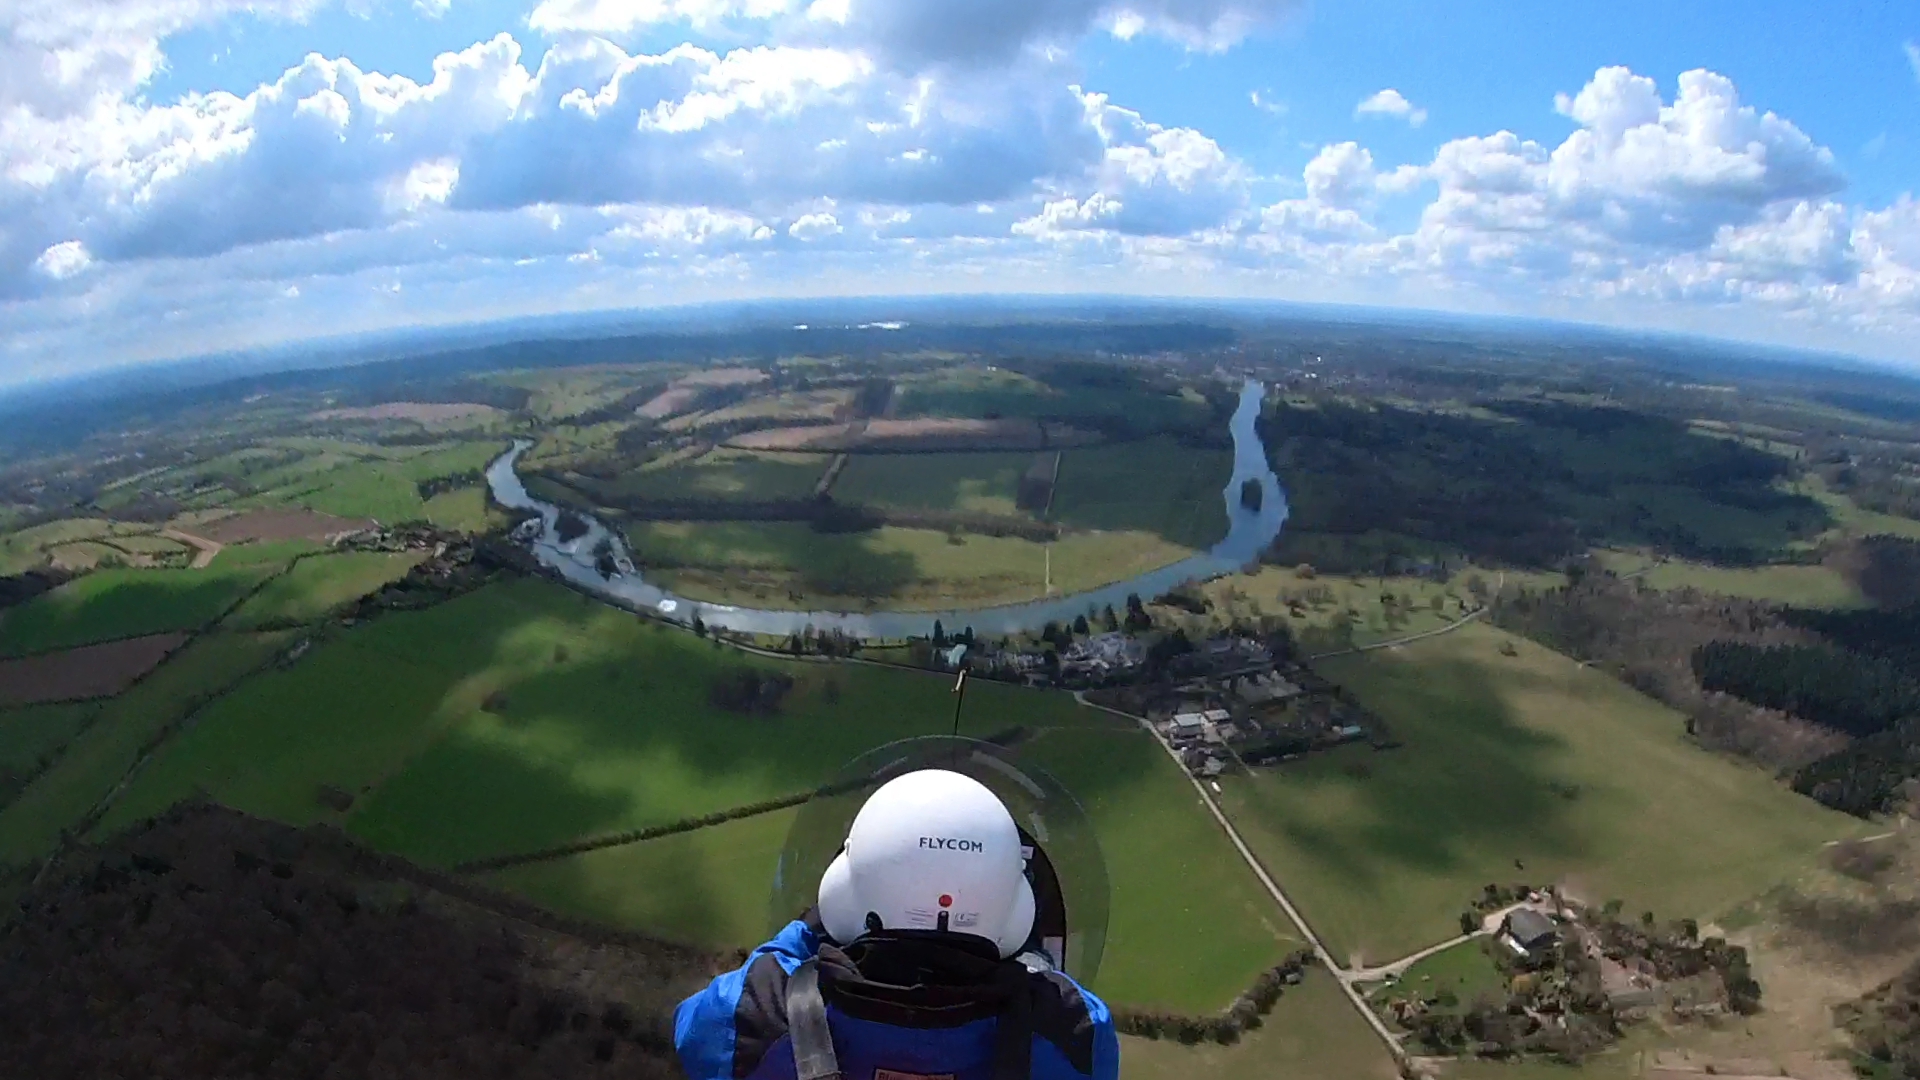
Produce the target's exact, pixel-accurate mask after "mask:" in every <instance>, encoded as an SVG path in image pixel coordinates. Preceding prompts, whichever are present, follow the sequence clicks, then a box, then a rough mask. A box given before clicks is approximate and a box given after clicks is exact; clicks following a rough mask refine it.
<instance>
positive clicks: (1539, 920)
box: [1500, 908, 1560, 956]
mask: <svg viewBox="0 0 1920 1080" xmlns="http://www.w3.org/2000/svg"><path fill="white" fill-rule="evenodd" d="M1559 937H1560V928H1559V927H1558V926H1556V925H1555V924H1554V921H1553V919H1552V918H1550V917H1549V916H1547V915H1544V914H1542V913H1541V912H1538V911H1535V910H1533V909H1532V908H1515V909H1513V910H1512V911H1509V912H1507V918H1506V921H1504V922H1502V923H1501V924H1500V940H1501V941H1503V942H1505V943H1506V945H1507V947H1508V948H1510V949H1512V950H1513V951H1514V952H1515V953H1516V954H1517V955H1520V956H1531V955H1532V954H1533V953H1534V952H1536V951H1538V950H1540V949H1545V948H1549V947H1551V946H1552V945H1553V944H1554V942H1555V941H1557V940H1558V939H1559Z"/></svg>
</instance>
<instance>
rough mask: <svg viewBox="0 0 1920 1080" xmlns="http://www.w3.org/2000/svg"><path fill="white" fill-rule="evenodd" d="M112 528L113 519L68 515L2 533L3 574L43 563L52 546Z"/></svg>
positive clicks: (0, 559)
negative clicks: (61, 518) (68, 516)
mask: <svg viewBox="0 0 1920 1080" xmlns="http://www.w3.org/2000/svg"><path fill="white" fill-rule="evenodd" d="M112 531H113V522H110V521H107V520H105V519H102V518H68V519H65V520H62V521H49V522H47V523H45V524H43V525H35V526H33V527H31V528H26V529H21V530H19V531H18V532H13V533H9V534H7V535H6V536H0V574H18V573H21V572H22V571H25V570H30V569H32V568H33V567H36V566H44V565H45V564H46V561H47V551H48V550H49V549H51V548H54V547H58V546H59V545H61V544H70V543H73V542H75V541H77V540H93V539H97V538H99V537H103V536H106V535H108V534H110V533H111V532H112Z"/></svg>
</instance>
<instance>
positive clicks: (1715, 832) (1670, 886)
mask: <svg viewBox="0 0 1920 1080" xmlns="http://www.w3.org/2000/svg"><path fill="white" fill-rule="evenodd" d="M1507 642H1512V643H1513V644H1514V646H1515V647H1516V648H1517V649H1518V655H1517V656H1514V657H1507V656H1502V655H1501V654H1500V652H1499V647H1500V646H1501V645H1502V644H1503V643H1507ZM1322 671H1323V672H1324V673H1325V674H1326V675H1327V676H1328V677H1329V678H1331V679H1333V680H1334V681H1335V682H1337V683H1339V684H1341V685H1342V686H1344V687H1346V688H1348V689H1349V690H1351V691H1353V692H1354V693H1355V694H1357V695H1358V697H1359V698H1360V700H1361V701H1362V702H1364V703H1365V704H1366V705H1367V706H1368V707H1370V708H1372V709H1374V710H1375V711H1377V712H1379V713H1381V714H1382V715H1383V716H1385V717H1386V718H1387V720H1388V721H1389V722H1390V723H1391V724H1392V726H1393V729H1394V731H1395V733H1396V734H1397V735H1398V736H1399V737H1400V738H1401V739H1402V740H1403V741H1404V743H1405V745H1404V746H1402V747H1400V748H1399V749H1395V750H1391V751H1385V752H1375V751H1372V750H1369V749H1367V748H1365V747H1359V746H1352V747H1346V748H1342V749H1340V750H1337V751H1334V752H1331V753H1327V754H1321V755H1316V756H1314V757H1311V758H1308V759H1305V760H1302V761H1298V762H1292V763H1289V764H1287V765H1285V766H1282V767H1279V768H1277V769H1272V770H1263V771H1260V772H1258V773H1257V774H1255V775H1254V776H1252V777H1250V778H1244V777H1229V778H1228V779H1227V780H1226V781H1225V782H1224V783H1225V788H1226V794H1225V798H1224V800H1223V804H1224V807H1225V808H1226V809H1227V811H1228V813H1229V814H1230V815H1231V816H1232V818H1233V820H1234V823H1235V824H1236V825H1237V826H1238V827H1239V829H1240V830H1241V832H1242V834H1243V835H1244V836H1245V838H1246V840H1247V842H1248V844H1249V845H1251V846H1252V847H1253V849H1254V851H1255V852H1256V854H1258V855H1259V856H1260V858H1261V859H1262V861H1263V862H1265V863H1266V865H1267V867H1268V869H1269V870H1270V871H1271V872H1272V873H1273V874H1274V876H1275V877H1276V878H1277V879H1278V880H1279V881H1280V882H1281V884H1282V886H1283V887H1284V888H1286V889H1287V891H1288V892H1289V894H1291V895H1292V896H1293V898H1294V900H1295V901H1296V902H1297V903H1298V904H1299V905H1300V906H1301V908H1302V909H1303V911H1304V913H1305V914H1306V917H1307V919H1308V920H1309V921H1310V922H1311V923H1312V924H1313V925H1314V928H1315V929H1316V930H1317V931H1319V932H1320V933H1321V934H1322V935H1323V936H1324V937H1325V938H1326V939H1327V943H1328V947H1329V948H1331V949H1332V950H1334V953H1335V955H1336V956H1342V957H1346V956H1358V957H1363V958H1365V959H1366V960H1367V961H1369V962H1385V961H1388V960H1391V959H1393V958H1395V957H1398V956H1404V955H1406V954H1407V953H1410V952H1413V951H1415V950H1417V949H1420V948H1422V947H1425V946H1427V945H1431V944H1433V943H1434V942H1437V941H1443V940H1445V939H1447V938H1449V937H1451V936H1453V935H1455V934H1457V933H1459V923H1458V917H1459V913H1460V911H1461V910H1462V909H1463V907H1464V906H1465V905H1466V903H1467V901H1468V900H1469V899H1470V898H1471V897H1472V896H1473V895H1474V894H1476V893H1477V892H1478V891H1479V890H1480V888H1481V886H1482V885H1484V884H1486V883H1487V882H1490V881H1501V882H1511V881H1515V880H1524V881H1528V882H1531V883H1540V882H1549V881H1562V882H1564V883H1566V884H1567V886H1568V887H1569V888H1570V889H1571V890H1572V891H1573V892H1574V893H1575V894H1576V895H1578V896H1581V897H1584V898H1588V899H1590V900H1593V901H1595V902H1598V901H1603V900H1606V899H1610V898H1616V897H1617V898H1620V899H1623V900H1625V901H1626V902H1627V904H1628V907H1629V909H1630V910H1634V911H1639V910H1643V909H1652V910H1654V911H1656V912H1659V913H1660V914H1661V915H1663V916H1667V917H1675V918H1677V917H1681V916H1691V917H1695V918H1700V919H1702V920H1705V919H1707V918H1710V917H1712V916H1714V915H1716V914H1718V913H1720V912H1723V911H1725V910H1726V909H1728V908H1730V907H1732V906H1733V905H1735V904H1737V903H1739V902H1740V901H1742V900H1745V899H1747V898H1749V897H1752V896H1755V895H1758V894H1759V893H1761V892H1763V891H1765V890H1767V889H1769V888H1771V887H1773V886H1775V885H1778V884H1781V883H1783V882H1787V881H1791V880H1794V879H1795V878H1796V877H1797V876H1798V875H1799V874H1801V873H1802V872H1803V871H1805V870H1807V869H1809V868H1811V867H1812V866H1813V865H1814V864H1815V862H1816V860H1817V858H1818V855H1819V851H1820V845H1821V844H1822V843H1823V842H1824V841H1827V840H1831V839H1835V838H1838V837H1842V836H1848V835H1856V834H1858V833H1860V832H1861V831H1862V830H1863V829H1864V828H1866V826H1865V825H1864V823H1862V822H1859V821H1857V820H1854V819H1852V818H1847V817H1844V816H1842V815H1839V814H1835V813H1832V812H1830V811H1827V810H1825V809H1823V808H1821V807H1820V806H1819V805H1818V804H1816V803H1814V802H1812V801H1811V800H1808V799H1805V798H1802V797H1800V796H1797V795H1795V794H1793V793H1792V792H1790V791H1788V790H1786V789H1785V788H1783V787H1781V786H1779V785H1778V784H1777V783H1775V782H1774V780H1773V779H1772V778H1771V777H1769V776H1768V775H1766V774H1765V773H1763V772H1761V771H1760V770H1758V769H1755V768H1752V767H1751V766H1745V765H1741V764H1737V763H1735V762H1732V761H1729V760H1726V759H1723V758H1720V757H1716V756H1715V755H1712V754H1709V753H1707V752H1706V751H1703V750H1700V749H1699V748H1697V747H1695V746H1693V745H1692V744H1690V743H1689V742H1688V741H1687V740H1686V738H1685V736H1684V733H1683V732H1684V727H1683V723H1682V720H1681V718H1680V716H1679V715H1678V714H1676V713H1674V712H1672V711H1670V710H1668V709H1666V708H1665V707H1663V706H1660V705H1658V704H1656V703H1655V702H1653V701H1651V700H1650V699H1647V698H1645V697H1642V696H1640V695H1639V694H1637V693H1635V692H1633V691H1632V690H1630V689H1628V688H1627V687H1626V686H1624V685H1623V684H1621V683H1619V682H1617V681H1615V680H1614V679H1612V678H1610V677H1608V676H1607V675H1605V674H1603V673H1600V672H1597V671H1594V670H1592V669H1590V668H1583V667H1580V666H1579V665H1577V664H1575V663H1574V662H1573V661H1571V660H1568V659H1567V658H1565V657H1563V656H1561V655H1559V654H1557V653H1553V652H1549V651H1547V650H1545V649H1542V648H1540V647H1538V646H1536V645H1533V644H1530V643H1528V642H1526V641H1522V640H1516V639H1512V638H1510V637H1508V636H1507V635H1505V634H1503V633H1502V632H1500V631H1498V630H1494V629H1492V628H1490V627H1486V626H1482V625H1479V624H1469V625H1468V626H1467V627H1465V628H1463V629H1461V630H1460V631H1458V632H1455V633H1452V634H1448V635H1445V636H1442V637H1438V638H1431V639H1428V640H1426V641H1422V642H1418V643H1415V644H1412V645H1408V646H1405V647H1404V648H1402V649H1399V650H1389V651H1383V652H1374V653H1367V654H1363V655H1359V656H1350V657H1343V658H1340V659H1338V660H1331V661H1326V662H1324V663H1323V665H1322ZM1516 860H1518V861H1519V862H1520V863H1523V864H1524V867H1525V868H1524V869H1521V868H1520V867H1517V866H1516V865H1515V863H1516Z"/></svg>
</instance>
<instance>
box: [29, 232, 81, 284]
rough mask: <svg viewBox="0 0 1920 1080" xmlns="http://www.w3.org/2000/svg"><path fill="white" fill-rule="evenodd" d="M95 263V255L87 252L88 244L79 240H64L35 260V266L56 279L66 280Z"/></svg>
mask: <svg viewBox="0 0 1920 1080" xmlns="http://www.w3.org/2000/svg"><path fill="white" fill-rule="evenodd" d="M91 265H93V256H92V255H90V254H88V253H87V246H86V245H85V244H82V243H81V242H80V241H78V240H63V241H61V242H60V243H58V244H54V245H52V246H51V247H49V248H47V250H45V251H43V252H41V253H40V257H39V258H38V259H35V260H34V261H33V268H34V269H35V270H38V271H40V272H41V273H43V274H45V275H47V276H48V277H50V278H52V279H54V280H55V281H65V280H66V279H67V278H70V277H72V276H73V275H75V274H78V273H79V272H81V271H82V270H85V269H86V268H87V267H89V266H91Z"/></svg>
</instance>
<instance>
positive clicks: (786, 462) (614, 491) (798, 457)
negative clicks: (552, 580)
mask: <svg viewBox="0 0 1920 1080" xmlns="http://www.w3.org/2000/svg"><path fill="white" fill-rule="evenodd" d="M829 460H831V459H830V458H829V456H828V455H825V454H773V453H761V452H759V451H755V450H727V449H721V450H711V451H708V452H707V453H705V454H702V455H700V456H699V457H697V458H693V459H691V460H680V461H676V462H674V463H673V464H671V465H667V466H665V467H659V468H639V469H634V470H632V471H630V472H628V473H626V474H625V475H623V476H621V477H620V478H619V479H618V480H591V479H588V478H581V479H579V480H577V481H574V482H575V483H577V484H578V486H579V487H580V489H581V490H582V491H585V492H587V493H588V494H590V495H592V496H594V497H595V498H597V499H600V500H602V501H605V502H613V503H617V502H619V501H621V500H623V499H741V500H761V499H805V498H808V497H810V496H812V494H813V488H814V485H815V484H818V483H819V482H820V476H821V474H822V473H824V472H826V469H827V462H828V461H829Z"/></svg>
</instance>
